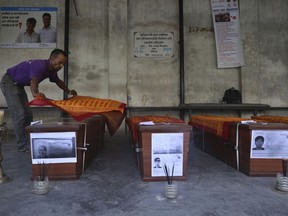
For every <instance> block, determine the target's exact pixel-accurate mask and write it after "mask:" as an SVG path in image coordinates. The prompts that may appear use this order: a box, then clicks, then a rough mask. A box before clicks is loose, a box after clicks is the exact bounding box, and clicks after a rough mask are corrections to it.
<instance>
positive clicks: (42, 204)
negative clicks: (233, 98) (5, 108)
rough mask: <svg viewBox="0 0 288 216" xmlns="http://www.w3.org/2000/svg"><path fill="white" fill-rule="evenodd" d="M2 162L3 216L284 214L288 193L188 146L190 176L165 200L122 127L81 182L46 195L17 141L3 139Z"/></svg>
mask: <svg viewBox="0 0 288 216" xmlns="http://www.w3.org/2000/svg"><path fill="white" fill-rule="evenodd" d="M2 152H3V156H4V161H3V162H2V166H3V168H4V171H5V173H6V174H7V176H10V177H12V178H13V181H12V182H9V183H6V184H0V215H1V216H16V215H20V216H26V215H27V216H28V215H29V216H31V215H35V216H36V215H37V216H48V215H71V216H74V215H75V216H76V215H77V216H78V215H81V216H85V215H98V216H108V215H109V216H110V215H118V216H122V215H123V216H124V215H125V216H126V215H131V216H133V215H135V216H136V215H137V216H142V215H143V216H144V215H145V216H147V215H150V216H152V215H153V216H158V215H159V216H160V215H165V216H167V215H181V216H186V215H187V216H188V215H189V216H191V215H192V216H193V215H195V216H198V215H203V216H226V215H227V216H233V215H235V216H236V215H237V216H265V215H267V216H268V215H269V216H272V215H273V216H280V215H281V216H282V215H283V216H284V215H285V216H286V215H288V205H287V203H288V193H285V192H280V191H277V190H276V189H275V180H276V178H275V177H248V176H246V175H244V174H243V173H241V172H238V171H236V170H235V169H234V168H232V167H230V166H228V165H226V164H224V163H222V162H221V161H218V160H217V159H215V158H213V157H211V156H209V155H207V154H206V153H204V152H202V151H200V150H198V149H196V148H195V147H193V144H192V140H191V144H190V153H189V164H188V168H187V174H188V180H186V181H178V182H177V184H178V197H177V198H176V199H173V200H169V199H166V198H165V197H164V194H163V190H164V185H165V183H164V182H143V181H142V180H141V178H140V175H139V171H138V170H137V166H136V163H135V160H134V158H133V154H132V151H131V150H130V148H129V137H128V135H126V134H125V133H124V130H119V131H117V133H116V134H115V135H114V136H113V137H109V136H108V135H107V136H106V137H105V149H104V150H103V151H102V152H101V153H100V154H99V155H98V156H97V157H96V158H95V160H94V161H93V162H92V164H90V166H89V167H88V168H87V169H86V171H85V173H83V174H82V175H81V177H80V179H79V180H74V181H51V182H50V188H49V192H48V193H47V194H45V195H36V194H34V193H33V191H32V190H33V182H32V181H30V177H31V174H32V169H31V161H30V154H29V153H19V152H17V148H16V144H15V139H14V138H13V137H11V138H10V139H9V141H8V142H3V147H2Z"/></svg>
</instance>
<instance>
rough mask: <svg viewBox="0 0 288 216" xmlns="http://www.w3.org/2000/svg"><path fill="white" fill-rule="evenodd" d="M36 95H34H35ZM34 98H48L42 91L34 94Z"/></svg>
mask: <svg viewBox="0 0 288 216" xmlns="http://www.w3.org/2000/svg"><path fill="white" fill-rule="evenodd" d="M33 96H34V95H33ZM34 98H37V99H46V96H45V94H43V93H42V92H39V93H38V94H36V95H35V96H34Z"/></svg>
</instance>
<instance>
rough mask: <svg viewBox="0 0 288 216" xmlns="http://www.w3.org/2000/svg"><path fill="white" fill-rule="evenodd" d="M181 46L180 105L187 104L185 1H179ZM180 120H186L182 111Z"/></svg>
mask: <svg viewBox="0 0 288 216" xmlns="http://www.w3.org/2000/svg"><path fill="white" fill-rule="evenodd" d="M179 46H180V50H179V52H180V59H179V63H180V104H184V103H185V83H184V81H185V79H184V30H183V0H179ZM180 118H181V119H184V112H183V110H180Z"/></svg>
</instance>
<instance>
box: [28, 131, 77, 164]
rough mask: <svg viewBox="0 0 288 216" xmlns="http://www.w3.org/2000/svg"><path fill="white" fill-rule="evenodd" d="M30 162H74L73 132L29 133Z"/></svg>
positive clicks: (75, 150) (74, 143) (75, 153)
mask: <svg viewBox="0 0 288 216" xmlns="http://www.w3.org/2000/svg"><path fill="white" fill-rule="evenodd" d="M30 142H31V158H32V164H39V163H46V164H49V163H76V162H77V143H76V133H75V132H47V133H44V132H43V133H31V134H30Z"/></svg>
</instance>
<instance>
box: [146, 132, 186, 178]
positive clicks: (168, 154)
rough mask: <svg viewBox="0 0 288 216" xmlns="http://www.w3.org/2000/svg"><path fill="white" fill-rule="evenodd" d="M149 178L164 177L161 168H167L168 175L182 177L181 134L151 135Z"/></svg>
mask: <svg viewBox="0 0 288 216" xmlns="http://www.w3.org/2000/svg"><path fill="white" fill-rule="evenodd" d="M151 139H152V140H151V145H152V148H151V150H152V152H151V156H152V157H151V176H152V177H156V176H165V173H164V170H163V167H164V165H165V164H166V166H167V167H168V168H169V171H170V173H169V174H170V175H171V172H172V167H173V165H174V174H173V176H183V133H152V136H151Z"/></svg>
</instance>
